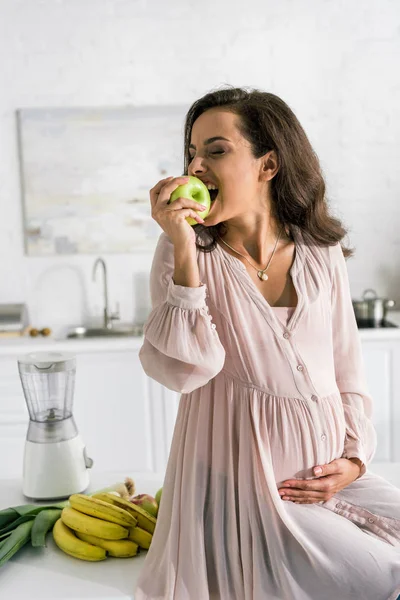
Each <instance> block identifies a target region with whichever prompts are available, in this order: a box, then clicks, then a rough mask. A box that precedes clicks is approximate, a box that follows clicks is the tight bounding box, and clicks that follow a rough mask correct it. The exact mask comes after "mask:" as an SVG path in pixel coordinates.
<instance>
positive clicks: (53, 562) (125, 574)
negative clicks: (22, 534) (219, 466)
mask: <svg viewBox="0 0 400 600" xmlns="http://www.w3.org/2000/svg"><path fill="white" fill-rule="evenodd" d="M125 476H126V473H125V474H122V475H121V474H119V473H111V474H96V473H93V474H92V483H91V485H90V488H89V490H91V491H94V490H98V489H101V488H103V487H107V486H109V485H112V484H113V483H115V482H116V481H123V480H124V479H125ZM132 478H133V479H134V480H135V483H136V492H135V493H136V494H142V493H148V494H151V495H152V496H154V495H155V493H156V492H157V490H158V489H159V488H160V487H162V484H163V482H162V481H160V479H159V478H157V479H154V478H152V477H151V476H149V477H148V478H146V479H145V480H144V479H143V476H142V477H141V479H140V480H139V479H138V478H137V479H136V478H135V477H134V475H132ZM28 503H29V500H27V499H26V498H25V497H24V496H23V495H22V491H21V481H20V480H3V481H0V509H3V508H7V507H8V506H13V505H14V506H17V505H19V504H28ZM45 504H50V502H45ZM46 542H47V547H46V548H32V546H30V545H29V544H27V545H26V546H24V547H23V548H21V550H19V552H17V553H16V554H15V555H14V556H13V558H11V559H10V560H9V561H8V562H7V563H6V564H5V565H3V566H2V567H0V597H1V598H2V599H3V598H4V600H8V599H9V598H10V599H11V598H15V599H17V600H22V599H24V600H27V599H28V598H29V600H86V599H88V600H92V599H93V600H122V599H126V600H128V599H129V600H134V594H133V590H134V587H135V584H136V580H137V577H138V575H139V573H140V570H141V568H142V566H143V563H144V560H145V558H146V555H147V551H146V550H141V551H140V554H139V555H138V556H135V557H132V558H112V557H108V558H107V559H106V560H104V561H100V562H98V563H97V562H93V563H92V562H86V561H83V560H80V559H77V558H73V557H72V556H69V555H68V554H65V553H64V552H62V551H61V550H60V549H59V548H58V547H57V546H56V545H55V543H54V541H53V536H52V534H48V536H47V538H46Z"/></svg>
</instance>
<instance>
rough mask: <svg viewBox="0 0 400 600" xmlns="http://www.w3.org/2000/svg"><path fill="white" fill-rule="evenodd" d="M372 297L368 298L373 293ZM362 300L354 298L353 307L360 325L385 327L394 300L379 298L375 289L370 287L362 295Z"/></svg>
mask: <svg viewBox="0 0 400 600" xmlns="http://www.w3.org/2000/svg"><path fill="white" fill-rule="evenodd" d="M371 294H372V297H371V298H367V296H368V295H371ZM362 298H363V299H362V300H353V308H354V312H355V315H356V320H357V323H358V325H359V327H384V326H386V323H387V320H386V314H387V311H388V309H389V308H393V306H394V305H395V301H394V300H389V299H388V298H379V297H378V294H377V293H376V292H375V290H372V289H368V290H365V292H364V293H363V295H362Z"/></svg>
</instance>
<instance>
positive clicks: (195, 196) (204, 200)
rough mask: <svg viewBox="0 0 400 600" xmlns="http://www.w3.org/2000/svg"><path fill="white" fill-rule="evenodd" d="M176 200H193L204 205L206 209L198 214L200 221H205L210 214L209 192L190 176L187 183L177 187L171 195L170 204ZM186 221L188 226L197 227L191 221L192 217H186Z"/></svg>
mask: <svg viewBox="0 0 400 600" xmlns="http://www.w3.org/2000/svg"><path fill="white" fill-rule="evenodd" d="M178 198H189V200H194V201H195V202H198V203H199V204H204V206H206V207H207V208H206V209H205V210H203V211H202V212H199V213H198V215H199V216H200V217H201V218H202V219H205V217H206V216H207V215H208V213H209V212H210V207H211V198H210V192H209V191H208V189H207V186H206V185H205V184H204V183H203V182H202V181H201V180H200V179H198V178H197V177H192V176H190V177H189V181H188V182H187V183H185V184H184V185H180V186H179V187H177V188H176V190H175V191H173V192H172V194H171V198H170V203H172V202H175V200H178ZM186 221H187V222H188V223H189V225H198V221H196V220H195V219H193V217H187V218H186Z"/></svg>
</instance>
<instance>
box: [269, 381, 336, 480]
mask: <svg viewBox="0 0 400 600" xmlns="http://www.w3.org/2000/svg"><path fill="white" fill-rule="evenodd" d="M269 400H270V401H269V402H267V403H266V415H265V417H266V418H265V424H266V428H267V433H268V442H269V444H270V452H271V460H272V466H273V470H274V475H275V480H276V482H277V485H278V487H279V486H280V485H281V483H282V482H283V481H284V480H286V479H293V478H295V479H314V478H315V475H314V474H313V470H312V469H313V467H315V466H317V465H321V464H327V463H329V462H331V461H332V460H334V459H335V458H340V457H341V455H342V453H343V448H344V438H345V433H346V423H345V419H344V414H343V408H342V401H341V398H340V394H339V393H334V394H331V395H330V396H326V397H324V398H318V400H317V401H316V402H314V401H305V400H300V399H297V398H296V399H293V398H290V399H283V398H273V399H271V398H269Z"/></svg>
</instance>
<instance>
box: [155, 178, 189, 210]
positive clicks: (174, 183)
mask: <svg viewBox="0 0 400 600" xmlns="http://www.w3.org/2000/svg"><path fill="white" fill-rule="evenodd" d="M188 180H189V177H188V176H184V175H183V176H181V177H167V178H166V179H161V181H159V182H158V183H157V184H156V185H155V186H154V187H153V188H151V190H150V202H151V206H152V207H154V206H155V205H156V204H157V203H158V202H167V201H168V200H169V198H170V196H171V194H172V192H173V191H174V190H175V189H176V188H177V187H179V186H180V185H183V184H184V183H187V182H188Z"/></svg>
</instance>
